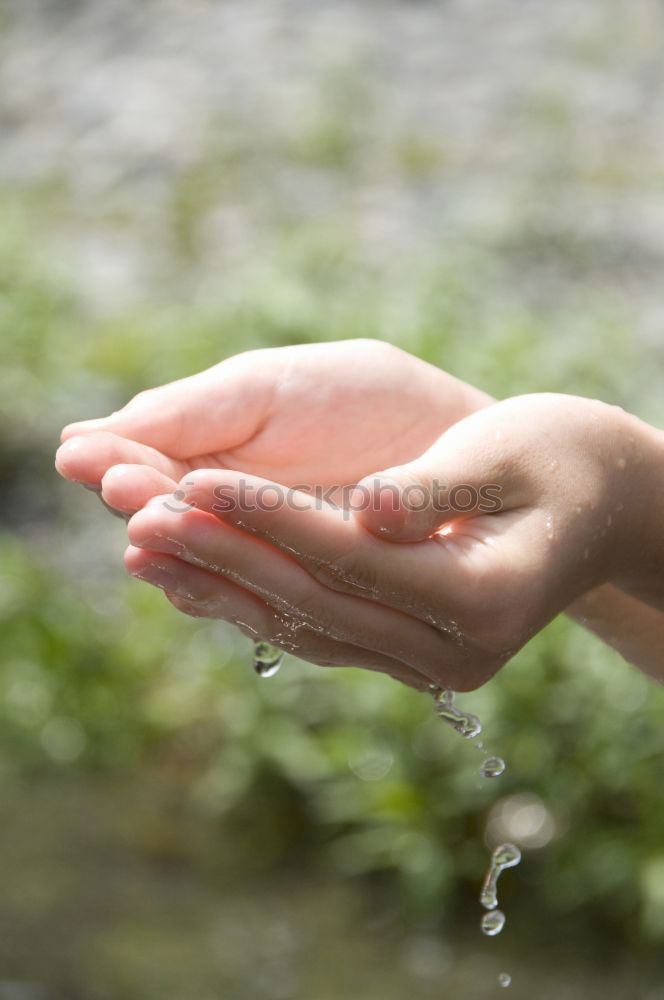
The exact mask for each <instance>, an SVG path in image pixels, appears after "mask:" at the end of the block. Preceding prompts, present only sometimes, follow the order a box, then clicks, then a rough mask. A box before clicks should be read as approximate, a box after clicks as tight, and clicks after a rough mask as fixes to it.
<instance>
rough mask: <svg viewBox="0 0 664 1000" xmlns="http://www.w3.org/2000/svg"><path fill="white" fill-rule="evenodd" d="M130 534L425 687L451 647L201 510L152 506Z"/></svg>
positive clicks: (136, 517)
mask: <svg viewBox="0 0 664 1000" xmlns="http://www.w3.org/2000/svg"><path fill="white" fill-rule="evenodd" d="M176 495H177V494H176ZM169 508H170V509H169ZM128 530H129V538H130V541H131V542H132V544H134V545H136V546H138V547H141V548H149V549H153V550H157V551H163V552H169V553H173V554H177V555H178V556H179V557H180V558H181V559H183V560H185V561H187V562H190V563H192V564H193V565H202V566H204V567H205V568H207V569H210V570H212V571H213V572H215V573H218V574H220V575H223V576H225V577H227V578H228V579H231V580H233V582H235V583H238V584H240V585H241V586H243V587H245V588H246V589H248V590H250V591H251V592H252V593H254V594H256V595H257V596H259V597H261V598H262V599H263V600H265V601H266V602H268V603H269V604H270V605H271V606H272V607H274V608H275V609H276V610H277V611H279V612H280V613H285V614H287V615H290V616H292V617H293V618H295V619H296V620H298V621H301V622H303V623H304V624H306V625H308V626H309V627H311V628H313V629H314V630H316V631H318V632H320V633H321V634H323V635H325V636H328V637H331V638H334V639H336V640H337V641H340V642H348V643H351V644H353V645H357V646H361V647H363V648H364V649H368V650H371V651H372V652H375V653H381V654H383V655H386V656H392V657H394V658H396V659H398V660H400V661H402V662H404V663H407V664H408V665H409V666H411V667H413V669H415V670H419V671H420V672H421V673H423V674H424V675H425V676H426V678H427V679H428V680H430V681H434V680H435V678H436V671H437V668H438V665H439V663H440V661H441V658H444V657H445V656H446V655H447V654H448V652H449V650H448V646H449V645H450V644H449V642H446V641H445V637H444V636H441V635H440V634H439V633H438V632H437V631H436V630H435V629H434V628H432V627H431V626H430V625H428V624H426V623H424V622H422V621H419V620H418V619H416V618H413V617H411V616H409V615H407V614H405V613H403V612H401V611H398V610H394V609H389V608H386V607H384V606H383V605H380V604H378V603H373V602H370V601H366V600H364V599H363V598H361V597H355V596H352V595H349V594H343V593H340V592H336V591H331V590H329V589H328V588H327V587H326V586H324V585H323V584H321V583H320V582H319V581H318V580H316V579H315V578H314V577H313V576H312V575H311V574H310V573H309V572H307V570H306V569H305V568H304V567H303V566H301V565H300V564H299V563H298V562H297V561H296V560H295V559H294V558H293V557H292V556H291V555H288V554H286V553H284V552H281V551H279V550H278V549H276V548H275V547H274V546H273V545H270V544H267V543H265V542H263V541H262V540H260V539H258V538H253V537H251V536H249V535H247V534H246V533H244V532H242V531H239V530H237V529H236V528H234V527H232V526H230V525H225V524H221V523H220V522H219V521H218V520H217V519H216V518H214V517H213V516H211V515H210V514H208V513H206V512H204V511H198V510H189V511H187V512H185V513H178V509H177V508H172V507H171V505H170V504H168V505H165V504H163V503H161V502H159V501H154V502H152V503H150V504H149V505H148V506H147V507H145V508H144V509H143V510H141V511H139V512H138V513H137V514H135V515H134V517H133V518H132V520H131V522H130V524H129V529H128ZM390 548H392V546H390Z"/></svg>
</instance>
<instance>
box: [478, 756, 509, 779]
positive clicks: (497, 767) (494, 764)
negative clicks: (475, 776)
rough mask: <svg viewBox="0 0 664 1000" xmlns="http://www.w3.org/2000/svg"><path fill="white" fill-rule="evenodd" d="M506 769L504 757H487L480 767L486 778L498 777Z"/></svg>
mask: <svg viewBox="0 0 664 1000" xmlns="http://www.w3.org/2000/svg"><path fill="white" fill-rule="evenodd" d="M504 770H505V761H504V760H503V758H502V757H487V759H486V760H485V761H484V762H483V763H482V766H481V767H480V774H481V775H482V776H483V777H484V778H498V777H500V775H501V774H502V773H503V771H504Z"/></svg>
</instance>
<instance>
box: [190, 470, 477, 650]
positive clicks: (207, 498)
mask: <svg viewBox="0 0 664 1000" xmlns="http://www.w3.org/2000/svg"><path fill="white" fill-rule="evenodd" d="M177 495H178V497H179V498H181V501H182V504H183V505H188V504H191V505H193V506H194V507H197V508H198V509H199V510H201V511H206V512H208V513H211V514H214V515H215V516H216V517H217V518H219V520H221V521H222V522H223V523H226V524H233V525H235V526H236V527H239V528H240V529H241V530H243V531H245V532H250V533H251V534H252V535H253V536H254V537H256V538H259V539H261V540H263V541H266V542H269V543H270V545H272V546H276V547H277V548H279V549H280V550H281V551H282V552H283V553H284V554H285V555H288V556H290V557H291V558H295V559H297V560H298V561H299V562H300V563H301V565H302V566H304V567H305V568H306V569H307V571H308V572H309V573H310V574H311V575H312V576H313V578H314V579H315V580H316V581H318V582H319V583H322V584H323V585H324V586H325V587H326V588H327V589H331V590H334V591H336V592H339V593H346V594H355V595H356V596H360V597H363V598H365V599H367V600H371V601H377V602H379V603H380V604H381V605H386V606H388V607H391V608H395V609H400V610H402V611H404V612H407V614H408V616H409V618H410V617H417V618H418V619H420V620H421V621H422V622H426V623H428V624H430V625H435V626H436V628H438V629H440V630H441V631H443V632H445V631H448V632H450V633H453V632H454V625H453V621H454V619H455V618H456V616H457V615H456V612H457V609H458V608H459V606H460V603H461V600H462V597H463V595H464V593H466V592H467V590H468V588H469V586H472V585H473V577H474V576H475V575H476V574H477V571H478V569H479V568H480V567H479V566H478V563H479V561H480V550H479V548H478V550H477V552H476V553H475V555H474V556H473V558H472V559H471V558H469V548H468V546H467V545H466V546H465V547H462V545H461V543H460V542H459V541H455V542H452V540H451V539H450V540H447V539H446V540H444V542H443V540H441V539H440V538H436V539H428V540H426V541H424V542H420V543H418V545H417V546H410V545H409V546H405V545H404V546H396V545H393V544H389V543H388V542H385V541H383V540H382V538H377V537H376V536H374V535H373V534H371V533H370V532H367V531H366V530H365V528H364V527H363V525H362V524H361V523H360V522H359V521H358V520H357V518H356V517H353V516H352V515H351V513H350V512H349V511H347V510H340V509H337V508H335V507H332V506H330V505H329V504H325V503H323V502H321V501H320V500H319V499H317V498H314V497H312V496H310V495H309V494H307V493H303V492H298V491H295V490H285V489H284V488H283V487H281V486H280V485H279V484H277V483H270V482H269V481H267V480H263V479H260V478H258V477H257V476H251V477H248V476H245V475H241V474H239V473H236V472H231V471H230V470H219V469H197V470H195V471H194V472H191V473H188V474H187V476H186V477H185V478H184V479H183V480H181V482H180V484H179V488H178V493H177ZM441 607H442V608H444V609H446V611H447V613H445V612H443V613H441Z"/></svg>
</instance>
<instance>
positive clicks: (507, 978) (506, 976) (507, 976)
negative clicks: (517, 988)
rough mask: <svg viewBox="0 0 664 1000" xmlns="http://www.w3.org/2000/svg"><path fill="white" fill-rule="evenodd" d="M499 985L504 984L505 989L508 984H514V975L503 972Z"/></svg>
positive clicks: (499, 978)
mask: <svg viewBox="0 0 664 1000" xmlns="http://www.w3.org/2000/svg"><path fill="white" fill-rule="evenodd" d="M498 985H499V986H502V987H503V989H505V990H506V989H507V987H508V986H511V985H512V977H511V976H510V974H509V972H501V973H500V975H499V976H498Z"/></svg>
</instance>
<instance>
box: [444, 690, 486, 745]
mask: <svg viewBox="0 0 664 1000" xmlns="http://www.w3.org/2000/svg"><path fill="white" fill-rule="evenodd" d="M436 711H437V713H438V715H439V716H440V718H441V719H443V720H444V721H445V722H447V723H448V724H449V725H450V726H452V728H453V729H456V731H457V733H460V734H461V735H462V736H463V737H464V739H467V740H474V739H475V737H476V736H479V735H480V733H481V732H482V723H481V722H480V720H479V719H478V718H477V716H476V715H472V714H471V713H470V712H462V711H461V709H459V708H457V707H456V705H455V704H454V692H453V691H443V692H442V693H441V694H440V695H439V696H438V698H437V705H436Z"/></svg>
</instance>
